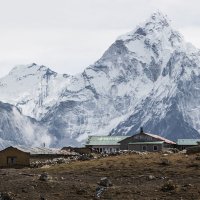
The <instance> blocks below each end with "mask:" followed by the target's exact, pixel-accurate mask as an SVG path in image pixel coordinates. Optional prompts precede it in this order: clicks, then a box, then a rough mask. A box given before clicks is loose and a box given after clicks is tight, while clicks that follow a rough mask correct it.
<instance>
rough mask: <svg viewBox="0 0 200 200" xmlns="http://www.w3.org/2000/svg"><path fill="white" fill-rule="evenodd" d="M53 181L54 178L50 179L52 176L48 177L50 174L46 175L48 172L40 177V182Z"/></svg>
mask: <svg viewBox="0 0 200 200" xmlns="http://www.w3.org/2000/svg"><path fill="white" fill-rule="evenodd" d="M51 179H52V177H50V176H49V175H48V173H46V172H44V173H42V174H41V175H40V177H39V180H40V181H48V180H51Z"/></svg>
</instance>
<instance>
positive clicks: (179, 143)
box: [177, 139, 200, 145]
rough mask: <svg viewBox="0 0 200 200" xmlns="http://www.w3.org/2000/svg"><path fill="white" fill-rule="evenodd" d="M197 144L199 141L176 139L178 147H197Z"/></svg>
mask: <svg viewBox="0 0 200 200" xmlns="http://www.w3.org/2000/svg"><path fill="white" fill-rule="evenodd" d="M197 142H200V139H178V140H177V144H178V145H197Z"/></svg>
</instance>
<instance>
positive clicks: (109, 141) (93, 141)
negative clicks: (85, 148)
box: [86, 136, 127, 146]
mask: <svg viewBox="0 0 200 200" xmlns="http://www.w3.org/2000/svg"><path fill="white" fill-rule="evenodd" d="M125 138H127V136H89V137H88V140H87V142H86V145H101V146H103V145H119V143H118V142H119V141H121V140H124V139H125Z"/></svg>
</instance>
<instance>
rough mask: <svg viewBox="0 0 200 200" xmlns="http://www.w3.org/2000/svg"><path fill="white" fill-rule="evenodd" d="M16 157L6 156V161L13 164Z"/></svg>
mask: <svg viewBox="0 0 200 200" xmlns="http://www.w3.org/2000/svg"><path fill="white" fill-rule="evenodd" d="M16 159H17V158H16V157H7V163H8V164H9V165H15V164H16Z"/></svg>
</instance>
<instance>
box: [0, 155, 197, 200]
mask: <svg viewBox="0 0 200 200" xmlns="http://www.w3.org/2000/svg"><path fill="white" fill-rule="evenodd" d="M5 199H6V200H9V199H16V200H22V199H28V200H42V199H43V200H44V199H45V200H62V199H63V200H64V199H66V200H68V199H74V200H79V199H113V200H115V199H120V200H125V199H136V200H139V199H141V200H161V199H173V200H174V199H180V200H185V199H188V200H195V199H200V156H199V155H198V154H194V155H186V154H180V153H173V154H163V153H148V154H125V155H118V156H109V157H105V158H99V159H92V160H88V161H74V162H70V163H66V164H57V165H54V166H51V167H47V168H45V167H43V168H34V169H1V170H0V200H5Z"/></svg>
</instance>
